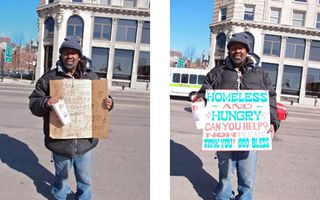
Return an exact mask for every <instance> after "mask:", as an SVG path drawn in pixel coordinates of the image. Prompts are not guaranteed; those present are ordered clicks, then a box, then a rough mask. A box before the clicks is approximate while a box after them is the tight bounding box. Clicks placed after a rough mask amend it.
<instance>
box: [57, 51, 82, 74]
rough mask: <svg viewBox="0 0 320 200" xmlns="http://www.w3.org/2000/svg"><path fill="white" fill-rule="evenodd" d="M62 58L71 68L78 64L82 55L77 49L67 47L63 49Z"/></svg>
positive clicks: (67, 66)
mask: <svg viewBox="0 0 320 200" xmlns="http://www.w3.org/2000/svg"><path fill="white" fill-rule="evenodd" d="M61 58H62V62H63V64H64V66H65V67H66V68H67V69H69V70H70V69H73V68H75V67H76V66H77V64H78V62H79V60H80V55H79V52H78V51H77V50H75V49H69V48H65V49H63V51H62V54H61Z"/></svg>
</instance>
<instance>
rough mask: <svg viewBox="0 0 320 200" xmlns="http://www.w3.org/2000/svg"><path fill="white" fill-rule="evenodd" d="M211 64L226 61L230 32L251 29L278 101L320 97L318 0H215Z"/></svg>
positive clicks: (305, 101)
mask: <svg viewBox="0 0 320 200" xmlns="http://www.w3.org/2000/svg"><path fill="white" fill-rule="evenodd" d="M212 21H213V22H212V23H211V24H210V30H211V31H210V43H211V44H210V54H211V55H210V57H211V58H213V59H211V60H210V67H211V68H212V67H215V66H216V65H218V64H219V63H223V62H224V58H225V56H226V55H227V48H226V43H227V42H228V40H229V39H230V37H231V35H232V33H236V32H247V34H248V36H249V38H250V43H251V49H252V50H253V52H254V53H256V54H258V55H259V56H260V57H261V66H262V67H263V68H264V69H265V70H266V71H267V72H268V73H269V76H270V77H271V80H272V83H273V86H274V88H275V89H276V91H277V94H278V100H281V101H293V102H297V103H300V104H309V105H314V103H315V102H316V101H317V100H316V99H317V98H319V97H320V53H319V52H320V0H256V1H252V0H244V1H242V0H215V1H214V15H213V20H212Z"/></svg>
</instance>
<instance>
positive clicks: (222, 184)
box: [215, 151, 258, 200]
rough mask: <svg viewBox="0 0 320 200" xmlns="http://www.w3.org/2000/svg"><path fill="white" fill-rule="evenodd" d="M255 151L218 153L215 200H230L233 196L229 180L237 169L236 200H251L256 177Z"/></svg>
mask: <svg viewBox="0 0 320 200" xmlns="http://www.w3.org/2000/svg"><path fill="white" fill-rule="evenodd" d="M257 153H258V152H257V151H233V152H232V151H226V152H225V151H220V152H218V153H217V156H218V160H219V164H218V165H219V183H218V185H217V187H216V191H215V195H216V199H217V200H230V199H231V198H232V196H233V194H232V193H233V192H232V182H231V178H232V176H233V171H234V169H235V168H236V169H237V177H238V195H237V196H236V197H235V199H236V200H251V199H252V190H253V183H254V179H255V175H256V163H257Z"/></svg>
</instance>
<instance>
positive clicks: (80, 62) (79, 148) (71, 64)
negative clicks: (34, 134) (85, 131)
mask: <svg viewBox="0 0 320 200" xmlns="http://www.w3.org/2000/svg"><path fill="white" fill-rule="evenodd" d="M59 53H60V54H61V55H60V57H59V60H58V62H57V67H56V68H55V69H53V70H50V71H49V72H47V73H45V74H44V75H43V76H42V77H41V78H40V79H39V80H38V81H37V83H36V87H35V90H34V91H33V92H32V93H31V95H30V96H29V100H30V101H29V108H30V110H31V112H32V113H33V114H34V115H36V116H39V117H43V121H44V122H43V131H44V134H45V146H46V148H48V149H49V150H50V151H52V153H53V160H54V166H55V182H54V184H53V188H52V190H51V193H52V194H53V196H54V197H55V198H56V199H58V200H60V199H61V200H62V199H66V198H67V196H68V194H69V193H71V188H70V186H69V184H68V176H69V172H70V170H71V168H72V167H74V172H75V177H76V182H77V192H76V194H75V196H76V199H79V200H80V199H83V200H89V199H91V197H92V194H91V193H92V191H91V180H92V178H91V176H92V151H91V150H92V149H93V148H94V147H95V146H96V145H97V144H98V139H95V138H83V139H82V138H81V139H52V138H50V136H49V111H50V110H51V108H52V105H53V104H55V103H56V102H57V101H58V99H56V98H54V97H51V96H49V95H50V94H49V82H50V80H59V79H68V78H70V79H72V78H75V79H90V80H95V79H99V77H98V76H97V74H96V73H94V72H93V71H91V70H90V69H88V68H86V65H87V62H88V60H87V58H86V57H85V56H83V55H82V48H81V46H80V40H79V38H77V37H70V38H65V41H64V42H63V43H62V45H61V47H60V49H59ZM103 103H104V105H105V106H106V107H107V109H109V110H111V109H112V107H113V100H112V98H111V97H110V96H109V97H108V98H106V99H104V100H103Z"/></svg>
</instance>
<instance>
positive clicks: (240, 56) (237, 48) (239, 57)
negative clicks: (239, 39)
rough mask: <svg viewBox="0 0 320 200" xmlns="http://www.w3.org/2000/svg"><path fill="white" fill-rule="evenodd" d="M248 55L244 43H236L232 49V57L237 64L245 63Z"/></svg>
mask: <svg viewBox="0 0 320 200" xmlns="http://www.w3.org/2000/svg"><path fill="white" fill-rule="evenodd" d="M247 54H248V52H247V49H246V46H245V45H244V44H242V43H234V44H232V45H231V47H230V57H231V60H232V61H233V62H234V63H235V64H240V63H242V62H244V61H245V60H246V57H247Z"/></svg>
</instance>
